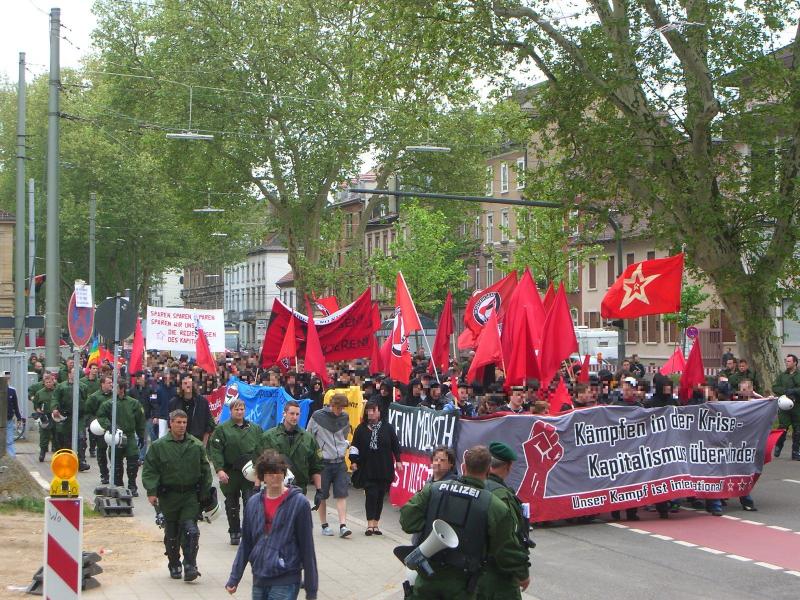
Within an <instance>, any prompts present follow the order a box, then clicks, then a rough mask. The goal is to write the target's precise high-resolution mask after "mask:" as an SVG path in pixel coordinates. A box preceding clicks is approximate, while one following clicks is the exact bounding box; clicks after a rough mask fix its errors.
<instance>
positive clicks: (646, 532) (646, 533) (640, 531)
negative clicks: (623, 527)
mask: <svg viewBox="0 0 800 600" xmlns="http://www.w3.org/2000/svg"><path fill="white" fill-rule="evenodd" d="M628 530H629V531H633V532H635V533H642V534H644V535H650V532H649V531H645V530H644V529H636V527H628Z"/></svg>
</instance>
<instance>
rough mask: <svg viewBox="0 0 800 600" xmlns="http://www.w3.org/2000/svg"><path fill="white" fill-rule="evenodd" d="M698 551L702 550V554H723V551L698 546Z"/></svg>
mask: <svg viewBox="0 0 800 600" xmlns="http://www.w3.org/2000/svg"><path fill="white" fill-rule="evenodd" d="M698 550H702V551H703V552H709V553H711V554H725V551H723V550H717V549H716V548H709V547H708V546H700V547H699V548H698Z"/></svg>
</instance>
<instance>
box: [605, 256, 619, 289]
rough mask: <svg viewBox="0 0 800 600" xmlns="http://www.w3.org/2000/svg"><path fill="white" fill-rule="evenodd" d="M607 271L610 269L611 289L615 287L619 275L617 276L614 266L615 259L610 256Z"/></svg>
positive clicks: (609, 282)
mask: <svg viewBox="0 0 800 600" xmlns="http://www.w3.org/2000/svg"><path fill="white" fill-rule="evenodd" d="M607 269H608V287H611V286H612V285H614V282H615V281H616V280H617V275H616V273H617V269H616V267H615V266H614V257H613V256H609V257H608V267H607Z"/></svg>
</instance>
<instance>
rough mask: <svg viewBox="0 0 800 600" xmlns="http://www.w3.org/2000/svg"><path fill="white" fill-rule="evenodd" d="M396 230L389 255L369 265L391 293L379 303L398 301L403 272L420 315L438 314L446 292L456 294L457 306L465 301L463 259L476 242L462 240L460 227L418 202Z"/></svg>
mask: <svg viewBox="0 0 800 600" xmlns="http://www.w3.org/2000/svg"><path fill="white" fill-rule="evenodd" d="M395 232H396V237H395V241H394V242H393V243H392V244H390V245H389V251H388V252H387V253H386V254H384V253H383V252H380V251H379V252H378V253H377V254H376V255H375V256H373V257H372V260H371V261H370V264H371V266H372V268H373V270H374V271H375V278H376V279H377V281H378V282H379V283H381V284H382V285H383V286H384V287H385V288H386V290H388V294H387V297H386V298H381V300H382V301H383V302H385V303H387V304H393V303H394V291H395V285H396V283H397V273H398V271H399V272H402V273H403V277H405V280H406V284H407V285H408V289H409V291H410V292H411V297H412V298H413V299H414V304H415V305H416V307H417V310H418V311H419V312H423V313H425V314H428V315H434V314H437V313H438V311H439V310H440V309H441V308H442V306H443V304H444V299H445V296H446V295H447V291H448V290H450V291H452V292H453V300H454V301H455V302H456V303H458V302H464V301H465V299H466V292H465V291H464V282H465V281H466V280H467V260H466V258H465V257H467V256H468V255H469V254H470V246H472V250H473V251H474V250H475V247H474V246H475V244H474V242H471V241H469V240H465V239H464V238H463V236H460V235H459V227H458V226H456V227H454V226H453V224H452V223H451V222H450V221H449V220H448V219H447V218H446V216H445V214H444V213H443V212H442V211H440V210H437V209H434V208H431V207H429V206H425V205H424V204H421V203H419V202H411V203H407V204H406V205H405V206H404V207H403V210H402V212H401V214H400V220H399V222H398V223H397V224H396V225H395ZM389 294H390V295H389Z"/></svg>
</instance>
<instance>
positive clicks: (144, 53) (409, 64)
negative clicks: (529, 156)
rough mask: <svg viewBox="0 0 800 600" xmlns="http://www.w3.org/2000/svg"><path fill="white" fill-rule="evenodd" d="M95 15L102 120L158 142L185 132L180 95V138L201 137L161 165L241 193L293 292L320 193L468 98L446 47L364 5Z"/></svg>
mask: <svg viewBox="0 0 800 600" xmlns="http://www.w3.org/2000/svg"><path fill="white" fill-rule="evenodd" d="M96 6H97V8H96V10H97V12H98V30H97V32H96V33H95V41H96V43H97V45H98V47H99V53H100V60H101V62H102V63H103V64H104V65H105V66H104V67H103V69H104V71H105V73H104V74H99V75H98V77H101V78H103V79H104V80H107V81H109V82H110V81H113V82H114V84H113V85H114V86H115V89H116V94H115V95H114V97H113V98H112V99H111V102H110V106H109V107H108V109H107V110H108V112H107V115H106V116H105V117H104V118H105V119H116V120H122V121H123V122H126V123H128V124H129V126H131V127H136V128H139V129H148V130H155V131H160V132H161V133H162V135H163V133H164V132H166V131H175V130H177V129H184V128H188V127H189V122H188V114H189V109H190V98H191V110H192V112H191V114H192V122H191V128H192V129H194V130H200V131H202V132H204V133H205V134H208V135H213V136H214V139H213V141H211V142H209V143H201V144H194V145H193V146H195V147H193V148H191V150H189V149H188V148H187V147H186V145H183V144H179V143H178V144H176V143H174V142H173V143H172V144H171V145H169V147H164V152H163V154H162V168H165V169H166V170H168V171H169V172H170V173H171V174H172V175H173V177H174V178H175V179H176V180H177V181H179V182H190V181H191V182H192V184H191V185H192V186H193V187H198V186H200V187H203V186H209V187H212V189H213V188H215V187H216V186H215V185H214V184H215V182H214V181H212V178H216V177H217V176H218V180H217V181H216V184H218V185H219V184H224V187H234V188H239V189H241V190H252V191H254V192H255V193H256V194H257V195H258V197H259V199H260V200H261V201H262V203H263V206H264V208H263V210H261V211H256V212H255V213H254V217H253V219H254V220H256V221H259V220H266V219H267V218H269V219H271V222H272V223H274V224H275V226H276V227H277V228H278V229H279V230H280V232H281V233H282V236H283V239H284V240H285V243H286V245H287V250H288V260H289V264H290V265H291V266H292V268H293V270H294V273H295V281H296V282H297V283H296V284H297V288H298V293H300V294H302V293H303V292H304V291H306V288H307V287H308V286H307V283H306V273H307V272H308V270H309V269H313V268H314V266H315V265H318V264H319V263H320V261H321V258H322V254H323V252H324V248H323V247H322V246H321V243H322V241H323V235H322V233H323V232H322V229H323V226H324V225H323V224H324V221H325V219H326V218H328V216H329V214H330V213H329V212H328V204H329V202H330V199H331V192H332V190H333V189H334V187H335V186H336V185H337V184H339V183H340V182H343V181H345V180H347V179H348V178H350V177H352V176H354V175H355V174H357V173H358V170H359V167H360V163H361V157H362V156H363V155H364V154H365V153H367V152H373V153H374V154H375V155H376V156H377V158H378V160H379V161H382V160H383V158H384V157H391V156H397V154H398V153H399V149H402V148H404V147H405V146H406V145H409V144H414V143H419V141H420V140H419V137H418V134H419V133H420V132H421V131H424V130H425V127H424V125H425V121H422V122H420V123H417V124H415V125H414V127H411V125H410V123H412V122H413V119H414V117H415V116H416V115H419V114H425V115H430V114H433V113H435V112H436V109H441V110H442V111H444V110H453V109H455V108H456V107H458V106H462V105H464V104H469V103H470V102H471V101H472V100H473V98H474V95H473V93H472V91H471V86H470V83H471V79H470V76H469V72H468V70H467V66H468V63H467V61H464V60H462V57H461V54H460V52H459V49H458V48H457V47H456V46H455V45H453V46H451V47H449V48H447V49H446V50H443V49H442V48H440V47H434V46H431V45H430V44H428V43H427V42H426V41H425V39H424V37H423V35H422V34H421V32H420V31H419V29H418V28H417V27H416V25H415V24H414V23H408V22H403V21H401V20H398V19H396V18H395V14H394V11H393V10H392V9H391V7H386V6H382V5H379V4H376V3H374V2H359V1H356V2H353V1H351V0H326V1H324V2H323V1H321V0H311V1H308V2H290V3H286V2H280V1H278V0H262V1H260V2H238V3H231V2H227V1H223V0H183V1H181V2H176V1H173V0H160V1H158V2H154V3H148V4H136V3H119V2H115V1H113V0H100V1H99V2H98V3H97V5H96ZM470 60H471V59H470ZM109 72H114V73H118V74H120V73H121V74H122V75H124V76H119V75H110V74H109ZM409 108H413V110H409ZM98 118H100V117H99V116H98ZM412 138H413V139H412ZM209 171H211V172H209ZM179 185H180V184H179ZM268 216H269V217H268ZM362 237H363V236H362Z"/></svg>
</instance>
